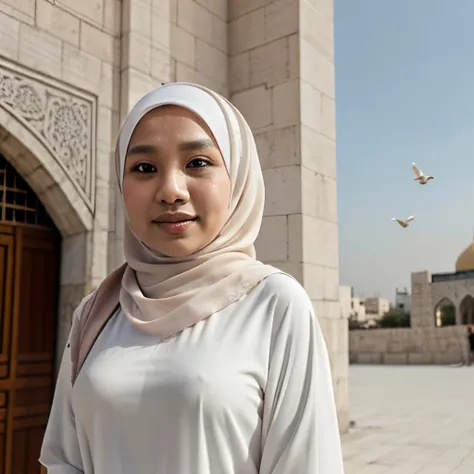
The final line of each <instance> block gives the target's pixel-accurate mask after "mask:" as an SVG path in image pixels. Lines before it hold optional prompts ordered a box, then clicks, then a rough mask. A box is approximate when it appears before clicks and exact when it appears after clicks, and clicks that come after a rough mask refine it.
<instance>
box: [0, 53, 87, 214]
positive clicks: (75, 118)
mask: <svg viewBox="0 0 474 474" xmlns="http://www.w3.org/2000/svg"><path fill="white" fill-rule="evenodd" d="M0 106H2V107H4V108H6V109H7V110H9V111H10V113H12V114H13V115H14V116H15V117H16V118H17V119H18V120H20V121H21V122H23V123H24V124H25V126H26V127H28V128H29V129H30V130H31V131H32V132H33V133H34V134H35V135H36V136H37V137H38V138H39V139H40V140H41V141H42V142H43V144H44V145H45V146H46V147H47V148H49V150H50V151H51V153H52V154H53V156H54V157H55V158H56V160H57V162H58V164H59V165H60V166H61V167H62V168H63V169H64V171H65V172H66V173H67V175H68V176H69V178H70V179H71V181H72V183H73V184H74V185H75V187H76V188H77V189H78V191H79V193H80V194H81V195H82V197H83V199H84V201H85V202H86V204H87V205H88V207H89V208H90V209H91V211H93V209H94V201H95V186H94V178H95V155H96V146H95V134H96V97H94V96H92V95H88V94H85V93H84V92H82V91H78V90H74V89H72V88H70V87H67V88H66V87H65V86H64V84H61V83H59V82H57V81H55V80H53V79H50V78H46V77H43V76H40V75H39V74H37V73H32V72H30V71H28V70H23V69H22V68H20V67H18V66H17V65H13V64H9V63H7V62H6V61H4V60H1V61H0Z"/></svg>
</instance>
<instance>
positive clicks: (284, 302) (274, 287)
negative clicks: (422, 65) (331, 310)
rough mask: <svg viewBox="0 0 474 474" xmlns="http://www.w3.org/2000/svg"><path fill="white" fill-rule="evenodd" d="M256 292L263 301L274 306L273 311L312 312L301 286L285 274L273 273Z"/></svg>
mask: <svg viewBox="0 0 474 474" xmlns="http://www.w3.org/2000/svg"><path fill="white" fill-rule="evenodd" d="M256 291H259V292H260V295H259V296H261V297H262V298H263V299H269V300H271V301H272V302H274V304H275V309H280V310H288V309H294V310H297V311H311V312H312V311H313V305H312V303H311V300H310V298H309V296H308V293H307V292H306V290H305V289H304V288H303V286H302V285H301V284H300V283H299V282H298V281H297V280H296V279H295V278H294V277H292V276H291V275H289V274H287V273H282V272H281V273H274V274H272V275H270V276H268V277H267V278H265V279H264V280H263V281H262V282H261V283H260V285H258V286H257V288H256Z"/></svg>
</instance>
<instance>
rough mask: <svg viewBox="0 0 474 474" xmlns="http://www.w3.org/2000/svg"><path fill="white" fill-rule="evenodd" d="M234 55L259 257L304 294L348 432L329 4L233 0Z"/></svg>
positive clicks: (233, 80) (233, 88)
mask: <svg viewBox="0 0 474 474" xmlns="http://www.w3.org/2000/svg"><path fill="white" fill-rule="evenodd" d="M229 56H230V57H229V63H230V65H229V71H230V74H229V83H230V96H231V100H232V101H233V103H234V104H235V105H236V106H237V107H238V108H239V109H240V110H241V111H242V113H243V115H244V116H245V117H246V118H247V120H248V122H249V124H250V126H251V127H252V130H253V132H254V134H255V136H256V141H257V146H258V149H259V154H260V159H261V163H262V167H263V170H264V177H265V184H266V195H267V197H266V206H265V214H264V221H263V226H262V231H261V233H260V236H259V239H258V242H257V252H258V256H259V258H260V259H261V260H263V261H265V262H268V263H271V264H273V265H275V266H277V267H279V268H282V269H283V270H285V271H287V272H288V273H291V274H292V275H294V276H295V277H296V278H297V279H298V280H299V281H300V282H301V283H302V284H303V286H304V287H305V288H306V290H307V291H308V294H309V296H310V298H311V300H312V302H313V305H314V307H315V309H316V312H317V315H318V320H319V322H320V325H321V327H322V330H323V333H324V336H325V339H326V343H327V346H328V350H329V355H330V360H331V367H332V372H333V378H334V388H335V395H336V404H337V409H338V416H339V423H340V429H341V431H342V432H344V431H346V430H347V428H348V423H349V418H348V394H347V390H348V388H347V381H348V331H347V320H346V319H344V318H343V317H342V315H341V310H340V305H339V271H338V265H339V262H338V260H339V259H338V234H337V199H336V148H335V94H334V51H333V2H332V0H319V1H315V0H312V1H305V0H259V1H252V2H250V1H242V0H231V1H230V2H229Z"/></svg>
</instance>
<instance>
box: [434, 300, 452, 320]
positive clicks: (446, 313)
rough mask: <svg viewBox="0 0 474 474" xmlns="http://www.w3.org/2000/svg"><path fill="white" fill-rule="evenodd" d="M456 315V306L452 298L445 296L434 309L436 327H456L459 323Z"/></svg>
mask: <svg viewBox="0 0 474 474" xmlns="http://www.w3.org/2000/svg"><path fill="white" fill-rule="evenodd" d="M456 313H457V311H456V305H455V304H454V303H453V302H452V301H451V299H450V298H448V297H447V296H443V297H442V298H440V299H439V300H438V302H437V303H436V305H435V307H434V321H435V326H436V327H442V326H454V325H455V324H456V322H457V316H456Z"/></svg>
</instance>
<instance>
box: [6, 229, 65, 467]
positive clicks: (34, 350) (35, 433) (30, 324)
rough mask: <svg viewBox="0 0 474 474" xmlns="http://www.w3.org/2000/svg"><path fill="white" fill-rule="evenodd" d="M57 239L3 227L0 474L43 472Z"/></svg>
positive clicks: (52, 233)
mask: <svg viewBox="0 0 474 474" xmlns="http://www.w3.org/2000/svg"><path fill="white" fill-rule="evenodd" d="M58 249H59V240H58V237H57V234H56V232H55V231H53V230H49V229H42V228H35V227H29V226H5V225H1V224H0V272H1V279H0V309H1V313H0V331H1V333H0V334H1V337H0V474H39V473H40V465H39V463H38V457H39V453H40V447H41V442H42V439H43V435H44V429H45V427H46V422H47V419H48V415H49V410H50V407H51V401H52V395H53V386H54V361H55V335H56V334H55V333H56V330H55V329H56V306H57V287H58V263H59V254H58Z"/></svg>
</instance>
